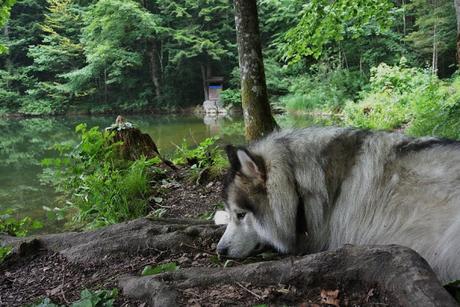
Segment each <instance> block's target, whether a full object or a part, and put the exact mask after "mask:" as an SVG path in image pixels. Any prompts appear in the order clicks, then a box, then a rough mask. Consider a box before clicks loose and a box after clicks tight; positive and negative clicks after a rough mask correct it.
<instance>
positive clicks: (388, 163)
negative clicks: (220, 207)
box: [217, 128, 460, 282]
mask: <svg viewBox="0 0 460 307" xmlns="http://www.w3.org/2000/svg"><path fill="white" fill-rule="evenodd" d="M226 149H227V154H228V157H229V160H230V164H231V167H230V170H229V173H228V177H227V180H226V183H225V190H224V194H225V195H224V197H225V200H226V201H225V204H226V212H227V214H228V225H227V229H226V231H225V233H224V235H223V237H222V238H221V240H220V242H219V244H218V247H217V249H218V252H219V253H221V254H225V255H228V256H230V257H245V256H247V255H249V254H250V253H252V252H254V251H255V250H257V249H258V248H259V246H260V245H261V244H269V245H271V246H273V247H275V248H277V249H278V250H279V251H281V252H284V253H305V252H318V251H322V250H327V249H335V248H338V247H340V246H342V245H343V244H400V245H404V246H408V247H411V248H413V249H414V250H416V251H417V252H418V253H420V254H421V255H422V256H423V257H425V259H426V260H427V261H428V262H429V263H430V264H431V266H432V267H433V268H434V270H435V272H437V274H438V276H439V277H440V279H441V280H442V281H444V282H446V281H450V280H455V279H460V143H458V142H454V141H448V140H441V139H437V138H419V139H412V138H409V137H407V136H404V135H402V134H398V133H386V132H373V133H372V132H368V131H362V130H354V129H342V128H307V129H302V130H289V131H282V132H276V133H273V134H271V135H269V136H268V137H266V138H265V139H263V140H261V141H259V142H256V143H254V144H252V145H250V146H249V147H247V148H243V147H241V148H235V147H233V146H228V147H227V148H226Z"/></svg>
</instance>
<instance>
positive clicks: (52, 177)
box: [43, 124, 161, 228]
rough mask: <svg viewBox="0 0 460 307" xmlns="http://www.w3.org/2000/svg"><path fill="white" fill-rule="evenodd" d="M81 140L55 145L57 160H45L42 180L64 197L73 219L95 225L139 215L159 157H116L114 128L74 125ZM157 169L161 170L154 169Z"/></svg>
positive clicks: (90, 225)
mask: <svg viewBox="0 0 460 307" xmlns="http://www.w3.org/2000/svg"><path fill="white" fill-rule="evenodd" d="M76 132H77V133H79V134H80V137H81V142H80V143H79V144H78V145H76V146H72V145H69V144H60V145H57V146H56V147H55V148H56V149H57V150H58V152H59V158H55V159H46V160H44V161H43V165H44V166H45V167H47V168H46V169H45V171H44V179H45V180H47V181H49V182H51V183H52V184H53V185H54V186H55V187H56V188H57V189H58V191H61V192H63V193H64V195H65V199H66V204H67V207H68V208H69V209H74V210H76V213H75V215H74V216H73V222H74V223H76V224H78V225H83V226H85V227H86V228H95V227H100V226H104V225H108V224H114V223H118V222H121V221H124V220H129V219H133V218H137V217H140V216H142V215H144V214H145V213H146V210H147V198H148V196H149V195H148V192H149V189H150V185H149V176H150V174H152V171H153V170H152V169H151V167H152V166H154V165H155V164H157V163H159V162H160V160H159V159H151V160H146V159H139V160H137V161H134V162H132V161H126V160H123V159H121V158H119V155H118V152H119V151H118V146H120V143H113V142H112V137H113V132H108V131H101V130H99V129H98V128H97V127H94V128H91V129H89V130H88V129H87V128H86V125H84V124H81V125H78V126H77V127H76ZM154 171H158V172H161V170H158V169H154Z"/></svg>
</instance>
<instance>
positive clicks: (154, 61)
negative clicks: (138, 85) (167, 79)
mask: <svg viewBox="0 0 460 307" xmlns="http://www.w3.org/2000/svg"><path fill="white" fill-rule="evenodd" d="M158 49H159V47H158V44H157V43H156V42H153V43H152V44H151V48H150V51H149V57H150V75H151V78H152V83H153V85H154V87H155V96H156V98H157V99H160V98H161V82H160V80H161V71H160V57H159V55H158Z"/></svg>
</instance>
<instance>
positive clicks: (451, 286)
mask: <svg viewBox="0 0 460 307" xmlns="http://www.w3.org/2000/svg"><path fill="white" fill-rule="evenodd" d="M444 288H445V289H446V290H447V291H449V293H450V294H451V295H452V296H453V297H454V298H455V300H456V301H457V302H458V303H460V280H455V281H452V282H450V283H448V284H446V285H444Z"/></svg>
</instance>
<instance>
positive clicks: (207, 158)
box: [173, 137, 228, 181]
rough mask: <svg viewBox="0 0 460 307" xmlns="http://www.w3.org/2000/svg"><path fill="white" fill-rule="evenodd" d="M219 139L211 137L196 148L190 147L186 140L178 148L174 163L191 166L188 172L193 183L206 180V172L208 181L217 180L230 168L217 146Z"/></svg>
mask: <svg viewBox="0 0 460 307" xmlns="http://www.w3.org/2000/svg"><path fill="white" fill-rule="evenodd" d="M218 141H219V137H210V138H206V139H204V140H203V141H201V142H200V143H199V144H197V145H196V146H191V145H189V144H188V143H187V142H186V141H185V140H184V142H183V143H182V144H181V145H180V146H177V150H176V152H175V156H174V158H173V163H174V164H178V165H186V164H188V165H189V166H190V169H189V171H188V173H189V179H190V180H191V181H201V180H204V179H203V176H204V173H205V172H206V176H205V177H207V179H215V178H217V177H218V176H220V175H222V173H223V171H224V169H225V168H226V167H227V166H228V162H227V159H226V158H225V156H224V153H223V151H222V150H221V148H220V147H219V146H218V145H217V144H216V143H217V142H218Z"/></svg>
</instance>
